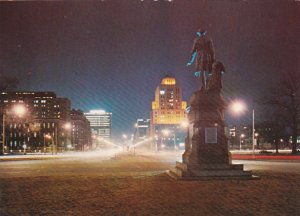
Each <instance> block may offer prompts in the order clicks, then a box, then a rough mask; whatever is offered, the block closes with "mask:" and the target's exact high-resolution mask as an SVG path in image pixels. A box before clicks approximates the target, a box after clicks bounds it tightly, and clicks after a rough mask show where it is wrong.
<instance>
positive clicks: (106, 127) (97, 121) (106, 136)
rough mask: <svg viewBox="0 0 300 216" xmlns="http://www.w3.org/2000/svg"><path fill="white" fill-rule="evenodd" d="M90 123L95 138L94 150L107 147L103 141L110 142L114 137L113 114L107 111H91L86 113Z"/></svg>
mask: <svg viewBox="0 0 300 216" xmlns="http://www.w3.org/2000/svg"><path fill="white" fill-rule="evenodd" d="M84 116H85V117H86V118H87V119H88V121H89V122H90V127H91V133H92V137H93V140H92V142H93V148H100V147H101V146H103V145H105V142H103V141H105V140H106V141H110V140H111V137H112V131H111V126H112V113H110V112H106V111H105V110H90V111H89V112H87V113H84Z"/></svg>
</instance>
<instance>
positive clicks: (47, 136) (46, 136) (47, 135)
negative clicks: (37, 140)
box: [44, 134, 51, 154]
mask: <svg viewBox="0 0 300 216" xmlns="http://www.w3.org/2000/svg"><path fill="white" fill-rule="evenodd" d="M46 139H51V136H50V135H49V134H44V154H46Z"/></svg>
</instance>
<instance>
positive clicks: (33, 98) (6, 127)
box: [0, 92, 71, 152]
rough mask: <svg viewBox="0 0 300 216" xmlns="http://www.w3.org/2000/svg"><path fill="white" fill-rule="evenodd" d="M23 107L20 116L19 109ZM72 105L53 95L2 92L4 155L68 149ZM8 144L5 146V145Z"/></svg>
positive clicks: (0, 100) (0, 106)
mask: <svg viewBox="0 0 300 216" xmlns="http://www.w3.org/2000/svg"><path fill="white" fill-rule="evenodd" d="M18 106H19V107H23V108H24V114H23V115H22V116H19V115H18V113H17V112H15V111H14V110H15V108H16V107H18ZM70 107H71V103H70V101H69V100H68V99H67V98H57V97H56V94H55V93H53V92H2V93H1V94H0V109H1V113H2V139H1V140H2V146H3V148H4V151H6V152H13V151H34V152H36V151H39V152H45V151H48V152H49V151H52V152H54V151H55V152H58V151H63V150H65V149H66V147H67V145H69V144H70V142H71V132H70V129H69V128H67V126H66V125H67V123H69V122H70ZM3 143H4V144H3Z"/></svg>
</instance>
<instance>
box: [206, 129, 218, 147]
mask: <svg viewBox="0 0 300 216" xmlns="http://www.w3.org/2000/svg"><path fill="white" fill-rule="evenodd" d="M217 137H218V132H217V128H216V127H206V128H205V143H208V144H215V143H218V138H217Z"/></svg>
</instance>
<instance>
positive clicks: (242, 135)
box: [240, 134, 245, 151]
mask: <svg viewBox="0 0 300 216" xmlns="http://www.w3.org/2000/svg"><path fill="white" fill-rule="evenodd" d="M244 137H245V134H241V135H240V151H241V150H242V138H244Z"/></svg>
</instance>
